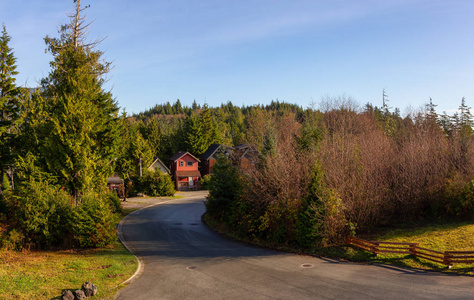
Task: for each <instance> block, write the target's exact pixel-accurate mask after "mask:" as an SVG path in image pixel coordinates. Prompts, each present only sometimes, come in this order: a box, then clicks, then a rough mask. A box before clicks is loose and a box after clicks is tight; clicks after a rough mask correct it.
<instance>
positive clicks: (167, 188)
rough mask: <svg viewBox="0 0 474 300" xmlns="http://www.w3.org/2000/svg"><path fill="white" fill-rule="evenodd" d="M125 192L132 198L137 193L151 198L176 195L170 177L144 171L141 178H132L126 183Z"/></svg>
mask: <svg viewBox="0 0 474 300" xmlns="http://www.w3.org/2000/svg"><path fill="white" fill-rule="evenodd" d="M127 191H128V194H129V195H130V196H132V197H134V196H137V195H138V194H139V193H142V194H145V195H147V196H151V197H158V196H173V195H174V194H175V193H176V189H175V187H174V183H173V180H172V179H171V176H170V175H168V174H163V173H162V172H160V171H156V172H152V171H145V173H144V174H143V176H142V177H138V176H134V177H132V178H131V179H130V180H129V181H128V182H127Z"/></svg>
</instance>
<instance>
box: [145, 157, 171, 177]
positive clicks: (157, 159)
mask: <svg viewBox="0 0 474 300" xmlns="http://www.w3.org/2000/svg"><path fill="white" fill-rule="evenodd" d="M154 164H159V165H161V166H162V167H163V169H165V170H166V171H167V172H168V173H170V169H168V167H167V166H166V165H165V164H164V163H163V162H162V161H161V159H159V158H158V157H157V158H155V160H154V161H153V162H152V163H151V164H150V165H149V166H148V168H147V169H150V168H151V167H152V166H153V165H154Z"/></svg>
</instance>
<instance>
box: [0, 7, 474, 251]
mask: <svg viewBox="0 0 474 300" xmlns="http://www.w3.org/2000/svg"><path fill="white" fill-rule="evenodd" d="M75 2H76V12H75V14H74V15H73V16H72V17H71V21H70V23H68V24H65V25H64V26H62V28H61V31H60V37H58V38H51V37H46V39H45V41H46V46H47V49H48V51H49V53H50V54H51V55H52V57H53V60H52V61H51V71H50V73H49V74H48V75H47V76H46V77H45V78H44V79H43V80H42V81H41V87H40V88H38V89H36V90H35V92H33V93H31V92H30V91H29V90H28V89H24V88H20V87H18V86H16V84H15V75H16V74H17V73H16V65H15V64H16V59H15V57H14V55H13V49H11V48H9V46H8V43H9V41H10V36H9V35H8V34H7V31H6V28H5V26H4V27H3V31H2V36H1V37H0V75H1V76H0V96H1V97H0V110H1V112H2V114H1V115H0V118H1V120H0V136H1V139H0V155H1V157H0V175H1V178H2V184H1V189H0V191H1V193H0V243H1V246H3V247H9V248H14V249H21V248H23V247H37V248H54V247H71V246H75V247H97V246H102V245H105V244H107V243H109V242H110V241H111V240H113V239H114V237H115V231H114V224H115V223H114V222H115V221H116V218H117V217H116V213H117V212H119V211H120V203H119V202H118V201H119V200H118V199H117V197H116V196H115V195H114V194H112V193H108V192H107V188H106V182H107V178H108V177H110V176H112V175H114V174H118V175H119V176H120V177H121V178H123V179H125V180H130V179H132V181H130V182H134V184H135V188H136V187H137V186H139V185H140V184H141V185H142V186H141V188H145V187H144V186H143V185H146V186H150V185H155V184H157V182H162V183H163V184H164V185H165V187H163V189H166V190H167V193H169V194H172V193H173V192H174V191H173V189H172V188H169V187H166V185H168V183H169V179H165V178H166V177H163V176H164V175H162V174H158V175H150V174H145V176H144V178H145V179H143V180H141V181H140V179H138V178H137V177H138V175H139V174H140V168H141V167H146V166H148V165H149V164H150V163H151V162H152V161H153V160H154V158H155V157H159V158H160V159H161V160H162V161H163V162H165V163H166V162H168V159H169V157H171V156H172V155H173V154H175V153H176V152H177V151H179V150H185V151H189V152H190V153H192V154H193V155H195V156H197V157H199V156H200V155H201V154H203V153H204V152H205V151H206V150H207V149H208V147H209V146H210V145H211V144H215V143H218V144H225V145H228V146H237V145H240V144H248V145H251V146H252V147H254V148H255V149H256V152H257V153H258V157H257V158H256V161H255V164H253V165H252V167H251V168H250V169H249V170H245V171H243V170H240V169H238V168H236V167H235V166H234V165H232V164H231V163H230V162H229V161H227V160H225V159H224V158H223V157H222V158H221V159H220V160H219V161H218V163H217V165H216V168H215V171H214V173H215V174H214V175H213V176H212V178H211V180H210V183H209V185H210V197H209V201H208V203H207V209H208V217H209V218H210V219H211V220H213V221H215V222H219V223H221V224H225V225H226V226H228V227H230V228H232V230H234V231H235V232H237V233H239V234H241V235H243V236H247V237H257V238H263V239H267V240H269V241H271V242H274V243H279V244H292V245H298V246H302V247H314V246H321V245H323V246H324V245H328V244H332V243H338V242H340V241H341V240H342V238H343V237H345V236H347V235H349V234H354V233H360V232H368V231H371V230H373V229H374V228H377V227H379V226H385V225H387V226H390V225H393V224H397V222H409V221H414V220H420V219H421V220H439V219H467V220H472V219H473V218H474V132H473V125H474V120H473V116H472V114H471V112H470V109H471V108H470V107H469V106H468V105H467V104H466V100H465V99H461V100H460V104H459V110H458V112H457V113H456V114H454V115H447V114H445V113H443V114H441V115H440V114H438V113H437V112H436V105H435V104H434V103H433V102H432V101H431V100H430V102H429V104H427V105H426V107H425V108H424V109H421V110H419V111H414V112H412V113H410V114H407V115H404V116H402V115H400V113H399V110H397V109H395V110H392V109H390V108H389V107H388V102H386V101H385V100H386V99H383V100H384V102H383V105H382V107H376V106H373V105H372V104H366V105H365V106H360V105H359V104H358V103H356V102H355V101H353V100H352V99H350V98H346V97H335V98H326V99H323V100H322V101H321V103H320V105H319V107H317V108H316V107H312V108H302V107H299V106H297V105H293V104H288V103H281V102H278V101H273V102H272V103H271V104H269V105H252V106H243V107H238V106H234V105H233V104H232V103H231V102H228V103H226V104H222V105H221V106H219V107H209V106H207V105H206V104H204V105H202V104H198V103H196V101H195V102H194V103H193V104H192V106H191V107H187V106H183V105H182V104H181V102H180V101H179V100H177V101H176V102H175V103H173V104H171V103H169V102H168V103H165V104H157V105H156V106H154V107H153V108H151V109H149V110H146V111H144V112H142V113H140V114H136V115H133V116H129V115H126V114H125V113H123V114H122V115H120V114H119V107H118V105H117V103H116V102H115V101H114V99H113V97H112V94H111V93H110V92H108V91H105V90H104V89H103V84H104V81H105V79H104V76H105V75H106V74H107V72H108V71H109V69H110V64H109V63H108V62H105V61H103V59H102V52H101V51H99V50H96V49H95V46H97V44H96V43H92V44H88V43H87V42H86V41H85V32H86V27H87V26H85V23H84V19H83V18H82V17H81V13H82V11H83V9H82V8H81V7H80V1H75ZM167 180H168V181H167ZM167 182H168V183H167ZM131 188H133V187H131Z"/></svg>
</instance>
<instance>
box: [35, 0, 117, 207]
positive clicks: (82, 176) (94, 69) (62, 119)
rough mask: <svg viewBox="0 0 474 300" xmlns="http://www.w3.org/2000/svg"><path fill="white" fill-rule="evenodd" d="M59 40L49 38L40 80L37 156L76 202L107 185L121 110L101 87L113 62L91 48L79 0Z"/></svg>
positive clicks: (93, 44)
mask: <svg viewBox="0 0 474 300" xmlns="http://www.w3.org/2000/svg"><path fill="white" fill-rule="evenodd" d="M74 2H75V3H76V10H75V13H74V14H72V15H71V16H70V22H69V23H68V24H66V25H63V26H62V27H61V30H60V37H59V38H51V37H48V36H47V37H46V38H45V42H46V45H47V50H48V51H49V52H50V53H51V54H52V55H53V57H54V59H53V61H52V62H51V63H50V65H51V71H50V73H49V75H48V77H46V78H44V79H43V80H42V81H41V86H42V90H43V93H42V99H41V100H42V103H41V105H38V106H39V107H40V109H39V110H40V111H39V112H38V113H39V115H42V116H44V117H43V118H40V119H39V121H38V124H36V125H37V133H38V136H37V141H38V150H39V154H40V155H41V157H42V158H43V161H44V167H45V169H46V171H48V172H49V173H51V174H53V175H54V176H55V177H56V178H58V183H59V184H61V185H63V186H65V188H67V189H68V191H69V192H70V193H71V194H72V195H73V196H74V197H75V198H76V201H77V200H78V198H80V197H81V196H82V195H84V194H85V193H87V192H89V191H92V190H96V191H97V190H101V189H102V188H103V187H105V184H106V178H107V177H108V176H110V175H111V172H112V170H111V165H110V161H111V160H113V159H114V156H115V155H116V150H117V149H116V146H117V145H116V141H117V136H116V134H117V133H118V117H117V114H118V107H117V105H116V103H115V101H114V100H113V98H112V95H111V93H110V92H107V91H105V90H104V89H103V84H104V82H105V78H104V76H105V74H107V72H108V71H109V69H110V63H108V62H105V61H103V60H102V55H103V53H102V52H101V51H98V50H95V47H96V46H97V44H98V42H94V43H90V44H87V43H86V42H85V40H86V31H87V26H88V25H84V24H85V23H84V21H85V20H84V17H82V16H81V13H82V12H83V11H84V9H85V8H81V6H80V2H81V1H80V0H75V1H74Z"/></svg>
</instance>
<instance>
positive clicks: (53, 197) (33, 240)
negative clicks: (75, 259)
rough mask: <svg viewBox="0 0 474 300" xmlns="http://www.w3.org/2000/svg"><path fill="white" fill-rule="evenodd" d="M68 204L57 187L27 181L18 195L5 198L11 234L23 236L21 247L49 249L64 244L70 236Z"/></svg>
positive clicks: (67, 196) (65, 196)
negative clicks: (14, 231) (16, 232)
mask: <svg viewBox="0 0 474 300" xmlns="http://www.w3.org/2000/svg"><path fill="white" fill-rule="evenodd" d="M71 202H72V198H71V196H69V195H68V194H67V193H66V192H65V191H64V190H63V189H61V188H58V187H57V186H54V185H51V184H49V183H48V182H39V181H31V182H29V183H28V184H26V185H25V186H24V187H23V188H22V193H20V194H19V195H12V194H9V196H7V199H6V205H7V207H8V211H9V217H10V220H9V223H10V225H11V226H12V232H13V230H17V231H18V232H19V234H18V236H24V246H26V245H29V246H33V247H36V248H50V247H54V246H59V245H63V244H64V243H65V241H68V236H69V235H70V231H69V223H70V222H71V221H72V220H71V219H70V218H71ZM12 232H10V233H9V234H10V235H12V234H13V233H12ZM13 235H14V236H17V235H16V234H13Z"/></svg>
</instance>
